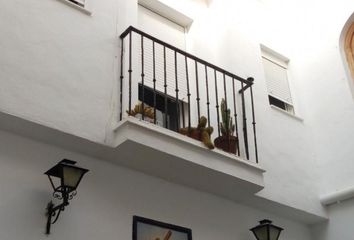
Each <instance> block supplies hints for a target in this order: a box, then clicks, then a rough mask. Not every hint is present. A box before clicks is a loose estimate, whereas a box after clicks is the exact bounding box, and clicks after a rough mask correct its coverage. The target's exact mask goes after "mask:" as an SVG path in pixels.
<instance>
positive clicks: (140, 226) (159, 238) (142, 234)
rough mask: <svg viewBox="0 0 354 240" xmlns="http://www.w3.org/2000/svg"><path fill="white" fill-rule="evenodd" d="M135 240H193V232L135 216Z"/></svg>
mask: <svg viewBox="0 0 354 240" xmlns="http://www.w3.org/2000/svg"><path fill="white" fill-rule="evenodd" d="M133 240H192V230H191V229H189V228H185V227H180V226H176V225H173V224H169V223H163V222H159V221H155V220H152V219H148V218H143V217H138V216H134V217H133Z"/></svg>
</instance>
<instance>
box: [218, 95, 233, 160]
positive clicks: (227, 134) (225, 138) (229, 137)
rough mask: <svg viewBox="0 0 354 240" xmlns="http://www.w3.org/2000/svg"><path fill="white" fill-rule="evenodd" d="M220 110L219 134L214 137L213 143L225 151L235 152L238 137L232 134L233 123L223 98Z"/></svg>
mask: <svg viewBox="0 0 354 240" xmlns="http://www.w3.org/2000/svg"><path fill="white" fill-rule="evenodd" d="M220 110H221V119H222V122H221V123H220V130H221V136H219V137H217V138H215V140H214V144H215V146H216V147H217V148H220V149H222V150H224V151H225V152H229V153H234V154H236V153H237V151H238V149H237V141H238V139H237V137H235V136H234V132H235V124H233V121H232V118H231V113H230V109H227V108H226V102H225V99H222V100H221V104H220Z"/></svg>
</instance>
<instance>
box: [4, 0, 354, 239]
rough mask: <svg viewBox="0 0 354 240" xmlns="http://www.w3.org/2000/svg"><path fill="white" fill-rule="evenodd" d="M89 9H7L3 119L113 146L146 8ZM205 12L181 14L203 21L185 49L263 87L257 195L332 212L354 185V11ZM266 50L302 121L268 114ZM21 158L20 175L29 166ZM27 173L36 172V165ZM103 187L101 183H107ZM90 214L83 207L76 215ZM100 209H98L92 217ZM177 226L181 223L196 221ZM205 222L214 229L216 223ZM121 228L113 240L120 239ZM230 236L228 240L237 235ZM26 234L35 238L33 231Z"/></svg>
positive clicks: (324, 7) (57, 5)
mask: <svg viewBox="0 0 354 240" xmlns="http://www.w3.org/2000/svg"><path fill="white" fill-rule="evenodd" d="M87 1H89V2H90V9H91V10H92V12H93V15H92V16H88V15H85V14H84V13H82V12H80V11H77V10H76V9H73V8H71V7H69V6H67V5H65V4H63V3H62V2H60V1H54V0H37V1H34V0H28V1H26V2H23V1H19V0H13V1H5V0H1V1H0V3H1V8H0V29H2V30H1V35H2V37H1V39H0V52H1V56H0V83H1V88H0V110H1V111H4V112H7V113H10V114H14V115H17V116H21V117H23V118H25V119H29V120H32V121H35V122H39V123H42V124H43V125H47V126H50V127H52V128H56V129H60V130H62V131H65V132H69V133H72V134H75V135H78V136H81V137H84V138H87V139H90V140H93V141H98V142H104V141H105V139H106V135H107V133H108V134H109V133H110V130H111V128H110V126H111V125H112V123H116V121H117V108H118V99H117V98H118V94H117V93H118V91H117V89H118V86H117V83H118V80H119V73H118V70H119V61H118V58H119V51H120V49H119V39H118V35H119V34H120V33H121V32H122V31H123V30H124V29H125V28H126V27H127V26H128V25H135V24H136V22H137V6H136V1H124V0H119V1H113V0H102V1H93V0H87ZM164 2H165V3H166V4H167V3H168V2H169V1H168V0H165V1H164ZM200 4H201V1H192V5H190V6H187V7H185V5H184V4H176V3H174V5H173V4H172V5H173V6H174V7H176V8H178V9H179V10H180V11H186V14H188V15H191V16H193V17H194V23H193V24H192V26H191V27H190V29H189V31H188V34H187V50H188V51H189V52H192V53H193V54H196V55H198V56H200V57H201V58H203V59H206V60H207V61H210V62H212V63H215V64H217V65H220V66H221V67H224V68H225V69H227V70H229V71H231V72H235V73H236V74H238V75H240V76H242V77H248V76H252V77H254V78H255V89H254V91H255V102H256V118H257V131H258V144H259V156H260V162H261V166H263V167H264V168H265V169H266V170H267V173H266V174H265V183H266V188H265V189H264V190H263V191H262V192H260V193H259V196H262V197H264V198H267V199H271V200H274V201H278V202H281V203H283V204H286V205H290V206H293V207H295V208H299V209H302V210H304V211H309V212H312V213H317V214H320V215H323V214H325V210H324V209H323V208H322V206H321V205H320V203H319V201H318V198H319V196H320V195H321V194H323V193H328V192H332V191H334V190H336V189H339V190H340V189H342V188H346V187H350V186H352V184H351V183H352V182H353V180H354V177H353V176H354V174H353V171H354V166H353V161H351V159H352V155H353V151H354V150H353V148H352V141H351V139H353V137H354V130H352V129H353V127H352V122H353V119H354V111H353V99H352V96H351V92H350V88H349V85H348V79H347V75H346V73H345V69H344V67H343V62H342V58H341V55H340V46H339V43H340V41H339V37H340V34H341V31H342V28H343V26H344V24H345V23H346V21H347V19H348V18H349V17H350V16H351V14H352V13H353V9H354V3H353V1H350V0H341V1H339V3H338V1H337V2H333V1H325V2H323V1H317V0H314V1H310V2H309V1H305V0H304V1H292V2H289V1H287V2H284V1H280V0H262V1H261V0H259V1H258V0H254V1H241V0H237V1H226V0H214V1H209V7H208V8H205V7H200ZM191 9H193V11H191ZM64 19H65V20H64ZM206 40H207V41H206ZM259 44H265V45H266V46H268V47H270V48H272V49H273V50H275V51H278V52H279V53H281V54H283V55H285V56H286V57H288V58H289V59H290V63H289V70H290V73H289V77H290V84H291V90H292V93H293V98H294V102H295V111H296V114H297V115H298V116H300V117H301V118H303V119H304V121H299V120H298V119H295V118H292V117H289V116H288V115H285V114H283V113H281V112H279V111H277V110H275V109H272V108H270V107H269V105H268V102H267V90H266V85H265V79H264V73H263V69H262V64H261V58H260V47H259ZM230 53H234V54H230ZM5 150H6V149H5ZM45 152H46V151H45V150H44V153H45ZM44 153H40V154H39V153H37V155H42V154H44ZM0 154H1V153H0ZM58 157H59V156H58ZM20 159H21V158H18V162H17V164H18V166H21V164H26V162H23V163H20V162H21V161H20ZM38 161H44V159H43V160H38ZM55 161H57V159H56V158H55V159H53V162H52V163H51V164H54V162H55ZM88 162H89V161H88ZM94 166H96V165H95V164H94ZM4 167H5V165H4ZM27 167H29V169H28V170H26V169H27ZM9 169H15V168H11V166H10V168H9ZM21 169H23V171H25V172H29V171H31V170H30V169H31V166H27V165H23V166H22V167H21ZM117 169H118V168H117ZM120 171H121V172H122V174H123V175H125V174H128V175H129V174H130V171H128V170H124V171H123V170H120ZM5 176H6V177H8V178H10V177H11V176H9V175H4V177H5ZM100 177H101V176H100ZM35 178H36V177H35ZM88 178H89V177H88ZM97 179H99V180H97V181H102V184H103V182H104V179H100V178H97ZM156 181H157V182H158V180H156ZM154 184H155V182H154ZM156 184H158V183H156ZM164 184H167V183H164ZM34 185H35V184H34ZM152 185H153V184H152V183H151V186H152ZM43 187H44V185H43ZM145 187H146V186H145ZM24 188H25V187H23V189H24ZM173 189H174V191H171V192H175V191H176V192H177V189H180V187H177V186H174V187H173ZM183 191H184V190H183ZM188 191H189V190H188ZM83 192H85V190H84V189H83ZM105 193H107V192H105ZM14 194H15V193H11V194H8V196H12V195H14ZM183 194H189V192H183ZM128 195H129V194H128ZM96 197H100V196H97V195H95V196H94V198H96ZM131 197H133V196H132V195H129V198H131ZM195 197H196V198H198V196H195ZM34 198H36V197H35V196H34ZM129 198H128V197H127V200H126V201H127V202H128V199H129ZM113 199H117V197H116V198H115V197H114V196H113ZM25 200H26V201H28V199H23V200H18V201H25ZM152 200H155V199H150V201H151V202H149V204H147V207H151V204H152ZM194 200H195V199H194ZM194 200H193V201H194ZM106 201H110V200H106ZM218 201H224V200H218ZM34 202H35V201H34ZM139 203H140V202H139ZM91 204H92V203H91ZM186 204H187V203H186ZM209 204H210V205H208V207H211V206H212V203H209ZM228 204H232V206H234V205H235V204H233V203H228ZM42 205H43V203H41V204H40V206H38V207H39V209H42ZM73 205H74V203H73ZM111 205H113V203H111ZM182 206H183V204H181V205H180V207H181V208H182ZM85 207H87V206H85V205H83V206H81V204H77V208H83V209H85ZM134 207H136V206H134ZM134 207H133V206H132V207H131V209H133V208H134ZM97 208H99V207H97ZM166 208H167V207H166ZM37 210H38V209H37ZM99 210H100V209H96V206H95V209H93V210H92V211H99ZM121 210H122V214H123V213H124V209H121ZM135 210H136V211H139V210H138V208H135ZM218 210H220V211H222V209H218ZM26 211H29V210H26ZM31 211H32V210H31ZM82 211H84V210H82ZM105 211H107V210H105ZM130 211H132V210H130ZM141 211H142V214H146V213H147V214H148V213H149V212H148V211H146V212H144V211H143V210H141ZM252 211H254V210H252ZM84 212H85V211H84ZM176 212H177V211H176ZM36 213H37V212H36ZM213 213H214V212H213ZM215 213H216V211H215ZM37 214H38V213H37ZM65 214H70V212H68V213H65ZM107 214H109V213H107ZM125 214H126V216H127V215H128V214H127V213H126V212H125ZM129 214H131V212H129ZM138 214H139V213H138ZM155 214H156V213H154V214H153V215H155ZM256 215H257V214H255V216H256ZM29 216H30V214H29ZM155 216H156V217H157V218H159V217H160V215H158V214H156V215H155ZM218 216H221V215H218ZM111 217H112V216H111ZM161 217H163V218H164V217H165V216H164V215H161ZM39 218H41V216H38V219H39ZM167 218H168V216H167ZM220 218H221V217H220ZM255 218H256V217H255ZM112 220H113V221H117V222H122V221H125V220H122V219H116V218H113V219H112ZM167 220H168V219H167ZM173 220H174V221H180V223H181V224H184V221H186V220H184V219H183V218H181V219H179V220H178V219H177V218H176V219H173ZM230 220H231V215H230ZM0 221H5V220H2V219H0ZM13 221H15V220H13ZM87 221H90V220H87ZM92 221H94V220H92ZM198 221H199V219H198ZM203 221H207V220H205V219H204V218H203ZM233 221H234V220H233ZM252 221H253V222H254V221H255V220H254V219H252ZM43 222H44V221H43ZM6 223H7V222H6ZM127 223H129V224H130V220H129V221H128V222H125V224H127ZM186 223H187V225H188V223H189V222H188V221H187V222H186ZM87 224H89V223H87ZM203 224H205V226H208V222H203ZM203 224H202V223H200V228H201V229H202V228H205V226H204V225H203ZM240 224H242V223H240ZM39 225H40V224H39ZM251 225H252V224H251ZM124 226H125V227H127V226H128V225H124ZM129 226H130V225H129ZM122 229H124V228H122ZM193 229H194V228H193ZM197 229H198V228H197ZM114 230H115V229H113V230H110V231H112V234H113V232H114ZM204 230H205V229H204ZM224 230H225V233H224V234H228V233H227V232H228V231H227V228H226V229H223V231H224ZM7 231H9V230H7ZM28 231H29V233H30V234H29V235H31V231H32V230H31V229H28ZM125 231H126V230H125ZM74 232H75V231H74ZM201 232H202V231H201ZM19 234H21V233H19ZM67 234H75V233H72V232H71V233H70V232H69V233H67ZM77 234H82V233H77ZM125 234H127V235H126V236H129V235H130V232H129V234H128V232H126V233H125ZM206 235H207V234H206ZM201 236H203V238H204V235H203V234H201ZM225 236H226V235H225ZM230 236H232V235H230ZM205 238H207V237H205ZM214 238H215V236H214ZM210 239H211V238H210ZM245 239H247V238H245ZM287 239H288V238H287ZM289 239H291V238H289ZM294 239H295V238H294ZM297 239H306V238H305V237H304V238H297Z"/></svg>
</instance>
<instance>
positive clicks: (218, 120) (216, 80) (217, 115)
mask: <svg viewBox="0 0 354 240" xmlns="http://www.w3.org/2000/svg"><path fill="white" fill-rule="evenodd" d="M214 78H215V98H216V106H215V107H216V117H217V123H218V136H219V137H220V114H219V97H218V78H217V76H216V70H215V69H214Z"/></svg>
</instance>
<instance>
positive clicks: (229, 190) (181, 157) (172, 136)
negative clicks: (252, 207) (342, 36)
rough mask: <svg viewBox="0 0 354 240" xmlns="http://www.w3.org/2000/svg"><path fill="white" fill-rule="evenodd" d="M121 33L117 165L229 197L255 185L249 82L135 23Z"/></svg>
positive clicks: (259, 183)
mask: <svg viewBox="0 0 354 240" xmlns="http://www.w3.org/2000/svg"><path fill="white" fill-rule="evenodd" d="M120 38H121V44H122V48H121V49H122V51H121V72H120V84H119V85H120V94H119V96H120V97H119V106H120V107H119V118H120V123H119V124H118V126H117V127H116V128H115V135H114V136H115V137H114V140H113V141H114V145H115V146H117V148H116V150H117V151H119V152H120V156H123V158H124V159H126V160H124V163H123V165H126V166H128V167H131V168H134V169H137V170H139V171H143V172H146V173H148V174H152V175H154V176H158V177H161V178H164V179H167V180H170V181H173V182H177V183H181V184H184V185H187V186H192V187H194V188H197V189H201V190H205V191H209V192H212V193H216V194H218V195H223V196H226V197H228V198H232V199H234V198H239V195H240V193H242V194H254V193H256V192H258V191H259V190H261V189H262V188H263V172H264V170H262V169H261V168H260V167H259V166H257V165H258V161H259V160H258V152H257V136H256V121H255V112H254V102H253V92H252V85H253V79H252V78H248V79H244V78H241V77H239V76H237V75H235V74H232V73H230V72H228V71H226V70H224V69H222V68H220V67H217V66H215V65H213V64H211V63H208V62H206V61H204V60H202V59H200V58H198V57H196V56H193V55H192V54H189V53H187V52H185V51H183V50H181V49H178V48H176V47H174V46H172V45H170V44H168V43H166V42H163V41H161V40H159V39H157V38H156V37H153V36H151V35H149V34H146V33H144V32H143V31H140V30H138V29H136V28H134V27H129V28H128V29H127V30H126V31H125V32H123V33H122V34H121V36H120ZM214 143H215V147H214Z"/></svg>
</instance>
